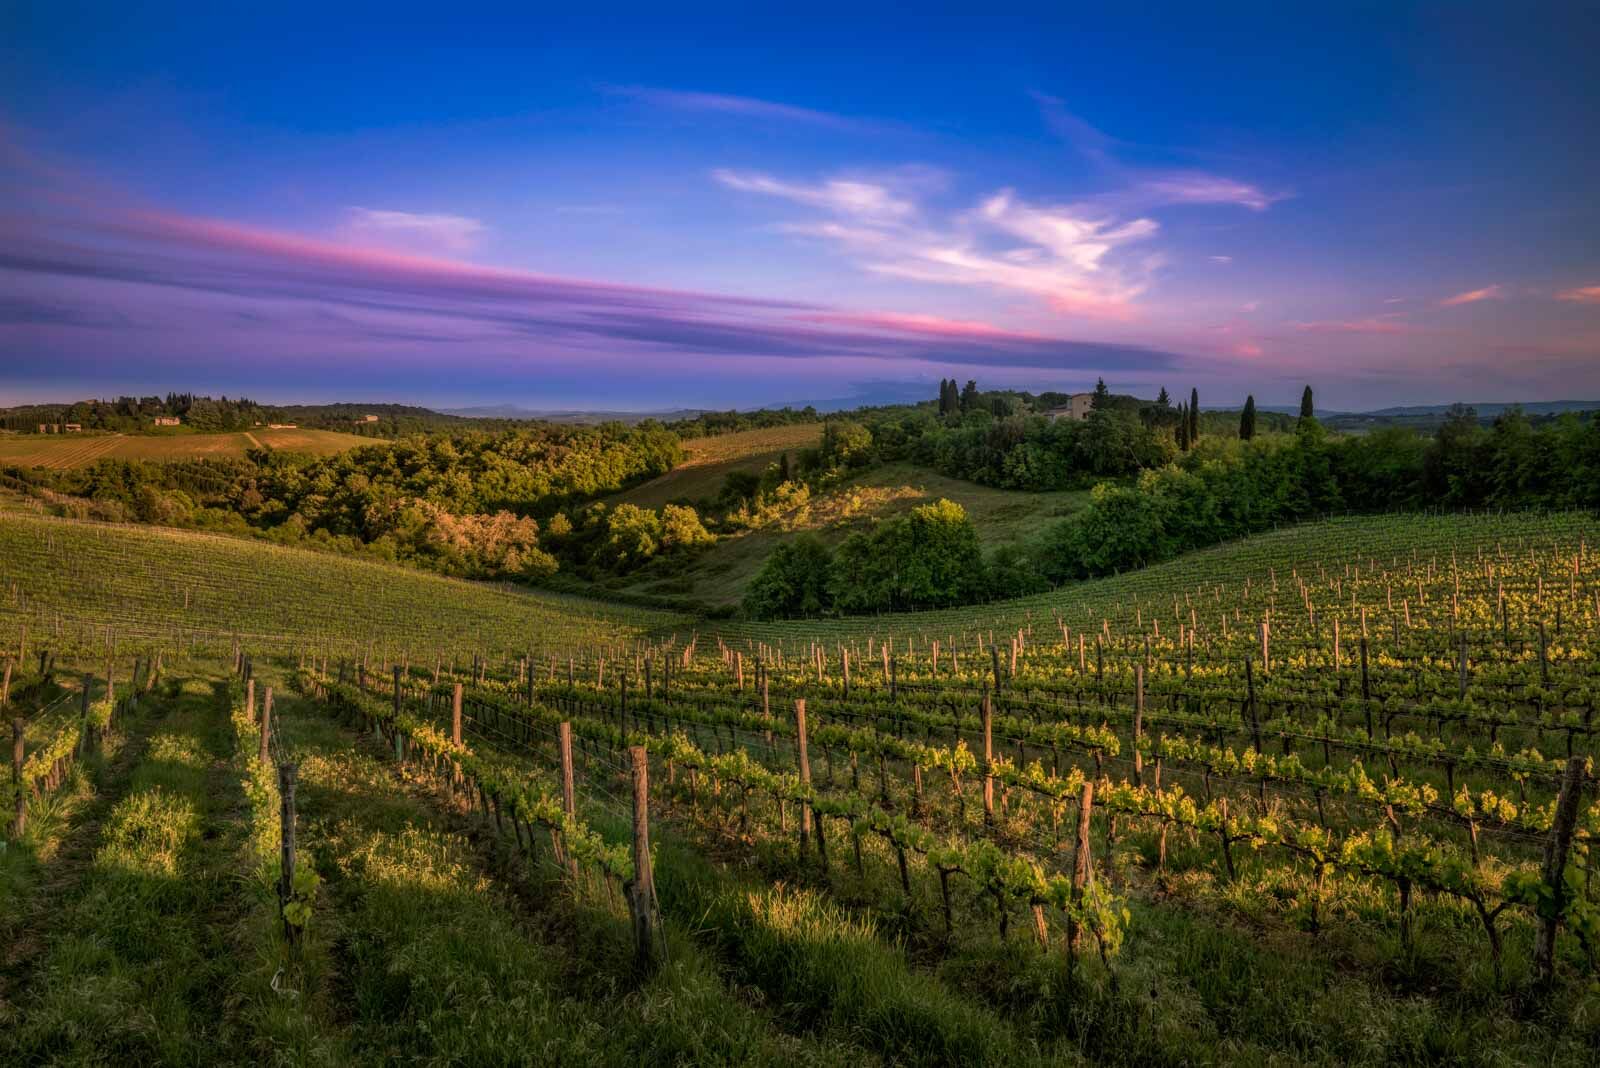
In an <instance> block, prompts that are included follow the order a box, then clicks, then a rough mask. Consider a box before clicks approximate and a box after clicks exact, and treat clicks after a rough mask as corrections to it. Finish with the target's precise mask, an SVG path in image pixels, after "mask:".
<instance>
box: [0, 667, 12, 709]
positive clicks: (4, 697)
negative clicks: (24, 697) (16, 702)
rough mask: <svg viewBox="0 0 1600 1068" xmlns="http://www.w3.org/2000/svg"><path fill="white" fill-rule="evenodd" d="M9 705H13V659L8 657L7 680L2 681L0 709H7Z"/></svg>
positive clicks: (0, 685)
mask: <svg viewBox="0 0 1600 1068" xmlns="http://www.w3.org/2000/svg"><path fill="white" fill-rule="evenodd" d="M9 704H11V659H10V658H9V657H7V658H6V675H5V679H4V680H3V681H0V708H5V707H6V706H7V705H9Z"/></svg>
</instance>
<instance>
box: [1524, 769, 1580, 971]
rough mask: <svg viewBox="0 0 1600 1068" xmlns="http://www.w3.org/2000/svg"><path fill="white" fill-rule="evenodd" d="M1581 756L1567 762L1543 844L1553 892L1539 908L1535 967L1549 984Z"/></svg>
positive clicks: (1547, 883)
mask: <svg viewBox="0 0 1600 1068" xmlns="http://www.w3.org/2000/svg"><path fill="white" fill-rule="evenodd" d="M1583 765H1584V758H1583V757H1576V756H1575V757H1573V758H1571V759H1570V760H1568V761H1567V773H1566V775H1565V776H1564V777H1563V778H1562V780H1561V793H1560V794H1559V795H1558V796H1557V798H1556V814H1555V821H1554V822H1553V823H1552V824H1551V826H1550V837H1549V839H1547V840H1546V842H1545V846H1544V865H1543V868H1542V872H1541V874H1542V877H1543V879H1544V884H1545V886H1547V887H1549V888H1550V890H1551V892H1552V893H1553V894H1554V895H1555V901H1554V903H1553V905H1552V906H1551V907H1550V909H1549V910H1548V912H1547V911H1546V910H1545V909H1543V908H1541V909H1540V910H1539V911H1540V916H1539V933H1538V938H1537V939H1536V940H1535V942H1534V944H1533V964H1534V970H1535V972H1536V973H1537V974H1538V979H1539V983H1540V984H1541V985H1543V986H1549V985H1550V984H1551V983H1552V982H1554V980H1555V966H1556V932H1557V930H1558V929H1559V928H1560V927H1561V913H1562V910H1563V909H1564V908H1565V906H1566V894H1567V884H1566V880H1565V879H1564V878H1563V876H1564V875H1565V873H1566V870H1567V851H1568V849H1569V848H1570V847H1571V845H1572V828H1573V824H1575V823H1576V822H1577V819H1578V800H1579V798H1580V796H1581V795H1582V793H1583Z"/></svg>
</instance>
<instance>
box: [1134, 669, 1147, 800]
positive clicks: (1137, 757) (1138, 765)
mask: <svg viewBox="0 0 1600 1068" xmlns="http://www.w3.org/2000/svg"><path fill="white" fill-rule="evenodd" d="M1143 737H1144V665H1143V664H1135V665H1133V785H1135V786H1143V785H1144V753H1142V752H1140V750H1139V740H1140V739H1141V738H1143Z"/></svg>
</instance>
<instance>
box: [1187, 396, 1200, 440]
mask: <svg viewBox="0 0 1600 1068" xmlns="http://www.w3.org/2000/svg"><path fill="white" fill-rule="evenodd" d="M1199 440H1200V391H1199V390H1198V389H1191V390H1189V448H1191V449H1192V448H1194V447H1195V445H1196V443H1198V442H1199Z"/></svg>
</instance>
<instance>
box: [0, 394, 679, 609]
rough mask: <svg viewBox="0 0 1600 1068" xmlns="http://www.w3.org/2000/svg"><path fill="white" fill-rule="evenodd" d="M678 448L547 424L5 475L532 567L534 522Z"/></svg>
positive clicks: (451, 567) (447, 564)
mask: <svg viewBox="0 0 1600 1068" xmlns="http://www.w3.org/2000/svg"><path fill="white" fill-rule="evenodd" d="M681 455H682V451H681V447H680V445H679V441H678V438H677V436H676V435H674V434H672V433H670V432H669V431H667V430H665V429H663V428H661V427H660V426H643V425H642V426H639V427H634V428H631V429H630V428H626V427H622V426H620V425H608V426H605V427H558V426H554V425H545V426H542V427H541V428H539V429H538V430H524V431H515V432H503V433H498V434H483V433H468V434H455V435H450V436H432V437H409V438H404V439H402V440H400V441H394V442H384V443H380V444H375V445H371V446H365V447H363V448H359V449H354V450H350V451H348V452H344V453H340V454H338V455H336V456H328V457H319V458H312V457H306V456H295V455H291V454H287V453H280V452H272V453H266V452H253V453H251V454H250V456H249V457H248V458H247V459H244V460H185V461H181V462H175V463H166V464H153V463H142V462H137V461H118V460H101V461H98V462H96V463H94V464H92V465H90V466H88V467H84V468H81V469H73V470H48V469H43V468H11V469H9V474H10V475H11V476H13V477H14V478H16V479H19V480H21V481H22V482H24V483H26V484H29V485H31V486H34V487H37V488H39V489H41V490H48V491H50V492H53V493H57V494H64V495H70V496H72V497H74V498H78V499H82V500H86V501H89V502H92V503H93V504H94V505H95V506H96V508H97V509H98V512H97V513H96V514H97V515H99V516H100V517H102V518H122V519H133V520H140V521H147V522H159V523H164V524H168V525H176V526H196V527H206V528H211V529H230V530H237V531H248V532H252V533H259V534H263V535H265V536H268V537H271V538H274V539H276V540H280V541H285V542H299V541H303V540H309V541H312V542H315V543H318V544H322V545H326V546H329V547H332V548H340V549H356V550H361V551H369V552H372V553H375V554H377V555H380V556H383V557H385V558H389V559H394V560H401V561H405V562H408V563H413V564H416V565H419V566H423V567H428V568H433V569H435V570H439V571H443V572H446V573H448V574H455V575H465V576H472V577H506V576H522V577H528V578H538V577H541V576H543V575H546V574H548V573H549V572H550V571H553V570H554V558H553V556H552V555H551V554H550V553H548V552H544V551H543V550H541V549H540V548H539V542H538V539H539V523H540V521H541V520H550V519H552V518H553V517H555V516H556V513H557V512H558V511H559V510H561V509H563V508H567V509H570V508H572V507H573V506H575V505H577V504H580V503H582V502H584V501H587V500H590V499H592V498H594V497H596V496H598V495H600V494H604V493H611V492H615V491H617V490H620V489H623V488H626V487H627V486H629V485H631V484H633V483H635V482H638V481H642V480H644V479H648V478H652V477H654V476H656V475H659V474H663V473H665V472H666V471H669V470H671V469H672V467H673V465H674V464H675V463H677V461H678V460H679V459H680V458H681ZM669 540H670V538H669Z"/></svg>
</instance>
